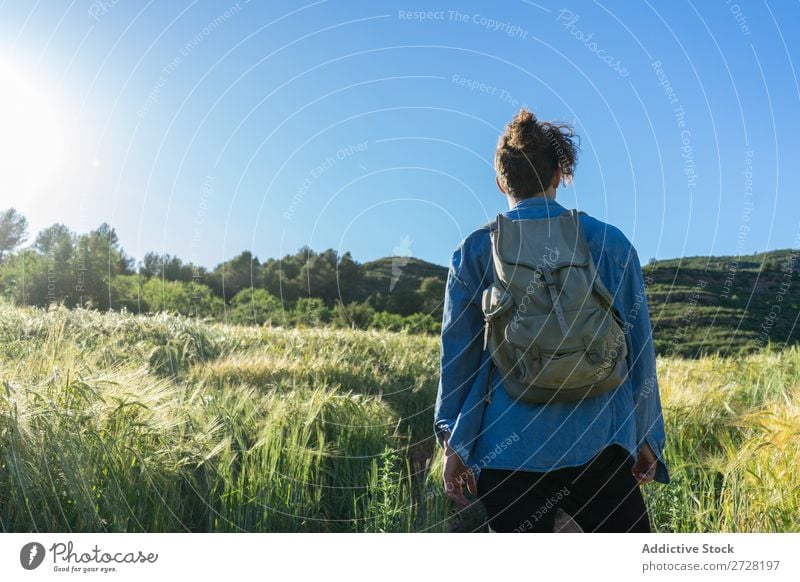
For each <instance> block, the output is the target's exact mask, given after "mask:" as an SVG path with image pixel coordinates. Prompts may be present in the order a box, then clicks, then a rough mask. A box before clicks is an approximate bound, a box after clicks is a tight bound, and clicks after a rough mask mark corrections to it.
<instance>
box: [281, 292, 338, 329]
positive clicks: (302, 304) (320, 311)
mask: <svg viewBox="0 0 800 582" xmlns="http://www.w3.org/2000/svg"><path fill="white" fill-rule="evenodd" d="M330 318H331V312H330V310H329V309H328V308H327V306H326V305H325V303H324V302H323V301H322V299H320V298H319V297H301V298H300V299H298V300H297V304H296V305H295V307H294V309H293V310H292V313H291V320H292V323H294V324H295V325H307V326H319V325H322V324H325V323H327V322H328V321H330Z"/></svg>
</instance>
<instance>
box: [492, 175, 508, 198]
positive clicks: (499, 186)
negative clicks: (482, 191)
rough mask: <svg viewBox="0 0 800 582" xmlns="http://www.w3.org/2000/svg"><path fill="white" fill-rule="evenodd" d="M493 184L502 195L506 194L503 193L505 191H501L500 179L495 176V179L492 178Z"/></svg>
mask: <svg viewBox="0 0 800 582" xmlns="http://www.w3.org/2000/svg"><path fill="white" fill-rule="evenodd" d="M494 183H495V184H497V187H498V188H499V189H500V192H502V193H503V194H505V193H506V191H505V190H503V187H502V186H501V185H500V178H498V177H497V176H495V177H494Z"/></svg>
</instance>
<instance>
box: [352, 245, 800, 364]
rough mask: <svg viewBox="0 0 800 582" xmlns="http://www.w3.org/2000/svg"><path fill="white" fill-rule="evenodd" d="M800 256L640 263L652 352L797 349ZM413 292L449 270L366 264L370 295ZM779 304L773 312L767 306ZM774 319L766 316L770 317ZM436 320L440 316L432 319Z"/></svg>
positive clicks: (402, 261) (394, 260)
mask: <svg viewBox="0 0 800 582" xmlns="http://www.w3.org/2000/svg"><path fill="white" fill-rule="evenodd" d="M798 254H800V251H797V250H792V249H783V250H775V251H770V252H766V253H759V254H755V255H746V256H742V257H732V256H720V257H686V258H682V259H668V260H660V261H652V262H650V263H648V264H646V265H643V269H642V270H643V273H644V276H645V277H646V283H647V300H648V305H649V307H650V318H651V323H652V325H653V336H654V339H655V342H654V343H655V347H656V352H657V353H658V354H660V355H680V356H687V357H695V356H698V355H701V354H710V353H715V352H718V353H720V354H721V355H735V354H739V353H748V352H752V351H754V350H758V349H759V348H761V347H764V346H766V345H767V344H768V343H772V344H776V345H792V344H796V343H800V321H798V314H800V276H798V270H800V257H798ZM393 266H394V273H395V277H396V283H395V287H394V288H393V290H392V293H411V292H413V291H414V290H416V289H418V288H419V286H420V284H421V282H422V280H423V279H425V278H427V277H434V278H438V279H439V280H440V281H441V283H442V285H443V284H444V281H445V279H446V277H447V268H446V267H442V266H441V265H435V264H432V263H428V262H426V261H421V260H419V259H414V258H409V257H387V258H384V259H379V260H377V261H372V262H369V263H364V267H365V274H366V279H367V283H366V284H365V286H366V287H367V288H368V289H369V293H370V294H378V293H382V294H384V295H386V294H388V293H389V289H390V284H391V281H392V279H393V274H392V273H393ZM775 305H778V309H777V310H776V309H774V307H773V306H775ZM771 313H772V315H771ZM437 315H439V316H440V314H437Z"/></svg>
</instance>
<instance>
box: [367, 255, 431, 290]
mask: <svg viewBox="0 0 800 582" xmlns="http://www.w3.org/2000/svg"><path fill="white" fill-rule="evenodd" d="M363 267H364V277H365V279H366V280H365V282H364V287H365V288H366V289H367V290H368V291H369V292H370V294H374V293H381V294H384V295H387V294H389V293H394V291H395V290H398V291H401V290H404V289H418V288H419V286H420V285H421V283H422V280H423V279H425V278H426V277H435V278H437V279H441V281H442V284H444V282H445V281H446V279H447V267H442V266H441V265H436V264H434V263H429V262H427V261H423V260H421V259H415V258H414V257H385V258H383V259H378V260H376V261H370V262H368V263H363Z"/></svg>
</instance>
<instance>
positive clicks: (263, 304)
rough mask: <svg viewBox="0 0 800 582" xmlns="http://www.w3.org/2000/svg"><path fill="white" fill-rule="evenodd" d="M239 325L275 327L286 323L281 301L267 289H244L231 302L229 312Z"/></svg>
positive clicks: (232, 319)
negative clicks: (267, 325)
mask: <svg viewBox="0 0 800 582" xmlns="http://www.w3.org/2000/svg"><path fill="white" fill-rule="evenodd" d="M228 314H229V316H230V318H231V321H232V322H233V323H238V324H243V325H244V324H251V325H252V324H255V325H264V324H269V325H275V324H278V325H280V324H282V323H285V320H286V314H285V312H284V309H283V305H281V302H280V300H279V299H278V298H277V297H275V296H274V295H272V294H270V293H269V291H267V290H266V289H243V290H241V291H239V293H237V294H236V297H234V298H233V299H232V300H231V309H230V311H229V312H228Z"/></svg>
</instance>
